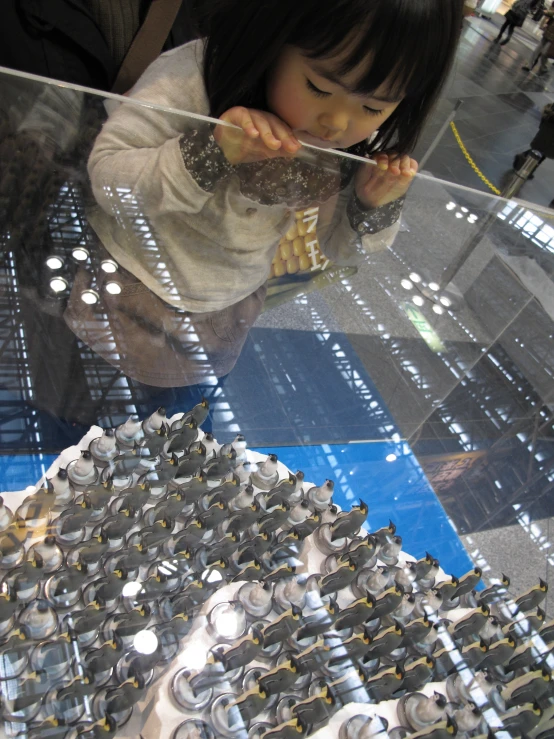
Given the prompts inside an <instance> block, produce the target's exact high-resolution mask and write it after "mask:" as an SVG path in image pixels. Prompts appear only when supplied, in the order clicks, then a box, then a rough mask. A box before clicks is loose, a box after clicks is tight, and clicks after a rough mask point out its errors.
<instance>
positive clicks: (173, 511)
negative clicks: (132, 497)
mask: <svg viewBox="0 0 554 739" xmlns="http://www.w3.org/2000/svg"><path fill="white" fill-rule="evenodd" d="M187 505H188V503H187V501H186V495H185V492H184V491H183V490H179V488H176V489H175V490H172V491H171V492H170V493H169V494H168V496H167V497H166V498H165V500H162V501H160V502H159V503H158V504H157V505H156V507H155V508H154V520H155V521H159V520H161V519H162V518H167V517H169V518H172V519H175V518H177V516H180V515H181V514H182V513H183V510H184V509H185V508H186V507H187Z"/></svg>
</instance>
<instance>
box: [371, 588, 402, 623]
mask: <svg viewBox="0 0 554 739" xmlns="http://www.w3.org/2000/svg"><path fill="white" fill-rule="evenodd" d="M403 597H404V588H403V587H402V586H401V585H398V583H395V584H394V585H393V586H392V587H390V588H389V589H388V590H385V592H384V593H381V595H378V596H377V598H375V607H374V609H373V612H372V614H371V617H372V618H383V616H388V614H389V613H393V611H395V610H396V608H398V606H399V605H400V603H401V602H402V598H403Z"/></svg>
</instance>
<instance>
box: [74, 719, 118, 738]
mask: <svg viewBox="0 0 554 739" xmlns="http://www.w3.org/2000/svg"><path fill="white" fill-rule="evenodd" d="M116 733H117V723H116V721H115V719H114V718H113V717H112V716H110V715H108V714H106V715H105V716H104V718H102V719H100V720H99V721H95V722H94V723H92V724H88V723H87V724H82V725H81V726H80V727H79V729H78V734H77V737H78V739H113V737H115V735H116Z"/></svg>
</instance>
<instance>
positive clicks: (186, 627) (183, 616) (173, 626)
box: [156, 613, 193, 641]
mask: <svg viewBox="0 0 554 739" xmlns="http://www.w3.org/2000/svg"><path fill="white" fill-rule="evenodd" d="M192 623H193V619H192V618H191V617H190V616H189V615H188V613H176V614H175V615H174V616H173V618H171V619H170V620H169V621H164V622H163V623H160V624H157V626H156V631H157V632H158V634H160V635H161V634H162V633H166V632H171V633H172V634H173V636H174V637H175V639H177V640H179V641H180V640H181V639H184V638H185V636H187V634H188V633H189V631H190V630H191V628H192Z"/></svg>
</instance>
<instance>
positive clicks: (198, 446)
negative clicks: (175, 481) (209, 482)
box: [174, 441, 206, 478]
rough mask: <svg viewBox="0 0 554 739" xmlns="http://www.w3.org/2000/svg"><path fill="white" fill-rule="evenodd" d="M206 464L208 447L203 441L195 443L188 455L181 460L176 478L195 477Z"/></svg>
mask: <svg viewBox="0 0 554 739" xmlns="http://www.w3.org/2000/svg"><path fill="white" fill-rule="evenodd" d="M205 462H206V447H205V446H204V444H202V442H201V441H195V442H193V443H192V444H191V445H190V447H189V450H188V452H187V454H185V455H183V456H182V457H181V458H180V459H179V466H178V467H177V472H176V473H175V475H174V476H175V477H176V478H180V477H191V476H195V475H196V474H197V473H198V471H199V470H200V468H201V467H203V466H204V463H205Z"/></svg>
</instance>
